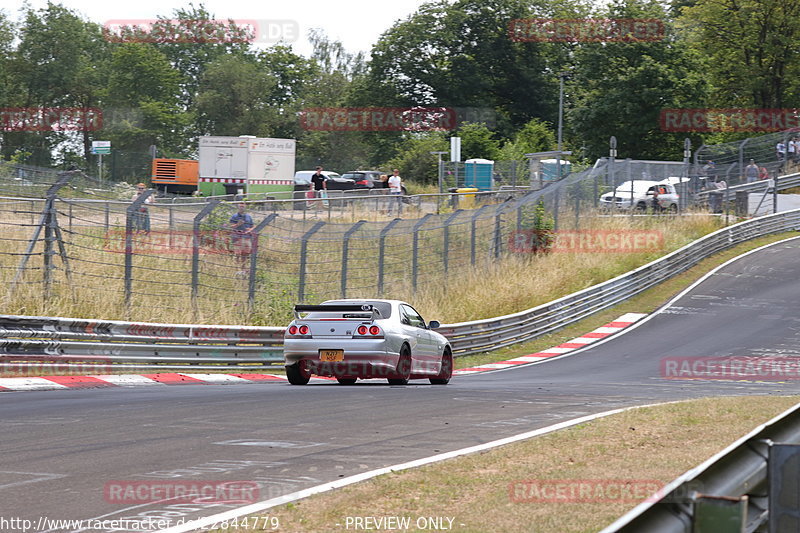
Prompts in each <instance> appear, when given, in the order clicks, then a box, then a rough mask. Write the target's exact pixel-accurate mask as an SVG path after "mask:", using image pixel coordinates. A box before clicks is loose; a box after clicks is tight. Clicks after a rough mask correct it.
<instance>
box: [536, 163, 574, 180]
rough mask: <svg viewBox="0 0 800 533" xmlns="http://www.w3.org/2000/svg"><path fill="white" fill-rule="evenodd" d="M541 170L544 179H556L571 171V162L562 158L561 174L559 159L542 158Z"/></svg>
mask: <svg viewBox="0 0 800 533" xmlns="http://www.w3.org/2000/svg"><path fill="white" fill-rule="evenodd" d="M539 163H540V167H539V170H540V172H541V173H542V181H545V182H549V181H556V180H559V179H561V178H563V177H564V176H566V175H568V174H569V173H570V166H571V165H570V162H569V161H565V160H563V159H562V160H561V176H559V175H558V159H542V160H541V161H540V162H539Z"/></svg>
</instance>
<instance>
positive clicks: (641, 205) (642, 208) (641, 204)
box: [636, 202, 647, 211]
mask: <svg viewBox="0 0 800 533" xmlns="http://www.w3.org/2000/svg"><path fill="white" fill-rule="evenodd" d="M636 209H638V210H639V211H646V210H647V204H646V203H644V202H639V203H638V204H636Z"/></svg>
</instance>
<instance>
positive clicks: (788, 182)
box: [695, 172, 800, 200]
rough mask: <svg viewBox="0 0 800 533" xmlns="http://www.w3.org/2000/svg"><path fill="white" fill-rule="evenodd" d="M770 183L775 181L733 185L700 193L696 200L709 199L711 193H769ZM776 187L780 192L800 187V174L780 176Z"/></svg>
mask: <svg viewBox="0 0 800 533" xmlns="http://www.w3.org/2000/svg"><path fill="white" fill-rule="evenodd" d="M770 181H773V180H759V181H754V182H753V183H741V184H739V185H731V186H730V187H727V189H726V188H723V189H711V190H707V191H700V192H698V193H697V194H695V200H701V199H708V193H710V192H721V193H725V192H726V191H728V192H729V193H733V194H736V192H760V193H763V192H767V191H768V190H771V188H770ZM774 181H775V186H776V188H777V189H778V190H779V191H785V190H786V189H791V188H793V187H800V172H797V173H794V174H787V175H785V176H780V177H778V178H775V179H774Z"/></svg>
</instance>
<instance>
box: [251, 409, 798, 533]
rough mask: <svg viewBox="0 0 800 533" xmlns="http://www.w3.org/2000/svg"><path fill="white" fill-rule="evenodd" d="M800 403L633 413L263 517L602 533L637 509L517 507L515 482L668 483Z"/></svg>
mask: <svg viewBox="0 0 800 533" xmlns="http://www.w3.org/2000/svg"><path fill="white" fill-rule="evenodd" d="M798 401H800V397H797V396H793V397H759V396H756V397H753V396H750V397H735V398H717V399H703V400H694V401H688V402H682V403H677V404H666V405H660V406H655V407H647V408H642V409H635V410H631V411H626V412H624V413H621V414H618V415H614V416H612V417H608V418H603V419H599V420H595V421H593V422H589V423H586V424H582V425H579V426H575V427H573V428H569V429H565V430H562V431H558V432H556V433H551V434H548V435H544V436H541V437H537V438H534V439H530V440H527V441H523V442H520V443H515V444H511V445H507V446H503V447H501V448H498V449H496V450H493V451H489V452H485V453H481V454H475V455H470V456H466V457H462V458H457V459H453V460H449V461H446V462H443V463H440V464H435V465H429V466H426V467H423V468H418V469H414V470H409V471H404V472H399V473H393V474H389V475H383V476H380V477H377V478H375V479H373V480H369V481H365V482H362V483H358V484H356V485H352V486H349V487H345V488H343V489H339V490H336V491H333V492H330V493H326V494H321V495H318V496H313V497H311V498H307V499H304V500H301V501H299V502H298V503H295V504H289V505H285V506H281V507H279V508H273V509H271V510H269V512H268V513H265V514H269V516H270V517H277V518H278V520H279V521H280V531H282V532H287V533H288V532H309V531H314V532H328V531H345V530H346V529H345V523H346V519H347V517H367V516H370V517H382V516H408V517H411V520H412V524H413V523H414V521H415V520H416V519H417V518H418V517H452V518H455V520H454V522H453V531H459V532H465V533H471V532H474V533H484V532H486V531H496V532H518V531H535V532H536V533H549V532H552V533H571V532H576V533H577V532H590V531H597V530H599V529H601V528H602V527H604V526H606V525H608V524H609V523H611V522H612V521H613V520H615V519H616V518H617V517H619V516H620V515H622V514H623V513H624V512H626V511H627V510H629V509H630V508H632V507H634V506H635V505H636V504H637V503H639V502H638V501H632V502H631V501H628V502H618V501H614V500H611V501H600V502H594V503H561V502H559V503H515V502H513V501H511V499H510V496H509V487H510V484H511V483H514V482H519V481H526V480H562V481H564V482H566V483H567V484H573V485H574V484H575V483H577V482H580V481H581V480H617V481H619V480H631V481H640V480H657V481H659V482H661V483H662V484H664V483H667V482H669V481H671V480H672V479H674V478H676V477H677V476H679V475H680V474H682V473H683V472H685V471H686V470H688V469H690V468H692V467H694V466H696V465H697V464H699V463H701V462H702V461H704V460H705V459H707V458H708V457H710V456H712V455H713V454H715V453H716V452H718V451H720V450H721V449H723V448H724V447H726V446H727V445H728V444H730V443H731V442H733V441H734V440H736V439H738V438H740V437H741V436H743V435H744V434H746V433H747V432H749V431H751V430H752V429H754V428H755V427H757V426H758V425H760V424H762V423H764V422H766V421H767V420H768V419H770V418H772V417H774V416H776V415H777V414H779V413H781V412H783V411H785V410H786V409H788V408H790V407H791V406H793V405H795V404H796V403H797V402H798ZM598 486H601V487H602V484H599V485H598ZM609 494H610V492H609ZM250 523H251V524H252V521H251V522H250ZM262 523H263V520H260V521H259V524H262ZM337 524H339V525H338V526H337ZM351 529H352V526H351ZM411 530H415V529H414V528H413V527H412V529H411Z"/></svg>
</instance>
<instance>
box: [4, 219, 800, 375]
mask: <svg viewBox="0 0 800 533" xmlns="http://www.w3.org/2000/svg"><path fill="white" fill-rule="evenodd" d="M798 229H800V209H798V210H793V211H786V212H782V213H777V214H774V215H768V216H764V217H760V218H757V219H753V220H748V221H744V222H740V223H738V224H734V225H732V226H729V227H727V228H723V229H720V230H718V231H716V232H714V233H711V234H709V235H707V236H705V237H702V238H700V239H698V240H696V241H694V242H692V243H690V244H688V245H686V246H684V247H683V248H680V249H679V250H676V251H674V252H672V253H670V254H669V255H667V256H665V257H662V258H660V259H657V260H655V261H653V262H651V263H648V264H646V265H644V266H641V267H639V268H637V269H635V270H632V271H630V272H628V273H626V274H623V275H621V276H618V277H616V278H614V279H611V280H609V281H606V282H603V283H600V284H598V285H595V286H593V287H589V288H587V289H584V290H582V291H579V292H576V293H573V294H570V295H568V296H564V297H563V298H559V299H558V300H554V301H552V302H549V303H546V304H543V305H540V306H537V307H534V308H532V309H528V310H526V311H522V312H519V313H514V314H511V315H506V316H501V317H496V318H490V319H485V320H475V321H471V322H462V323H457V324H444V325H442V326H441V327H440V328H439V329H438V330H437V331H439V332H441V333H442V334H444V335H445V336H447V337H448V339H449V340H450V342H451V344H452V346H453V352H454V354H455V355H457V356H458V355H469V354H475V353H481V352H486V351H491V350H495V349H498V348H502V347H506V346H510V345H512V344H516V343H520V342H523V341H527V340H531V339H533V338H536V337H539V336H541V335H544V334H546V333H550V332H553V331H556V330H558V329H561V328H563V327H565V326H567V325H569V324H571V323H573V322H577V321H579V320H582V319H584V318H586V317H588V316H590V315H592V314H594V313H596V312H598V311H601V310H603V309H607V308H609V307H612V306H614V305H616V304H617V303H619V302H621V301H623V300H626V299H628V298H630V297H632V296H634V295H636V294H638V293H640V292H642V291H644V290H647V289H648V288H650V287H652V286H654V285H657V284H658V283H661V282H663V281H664V280H666V279H669V278H671V277H672V276H675V275H677V274H679V273H681V272H683V271H685V270H687V269H688V268H691V267H692V266H694V265H695V264H697V263H698V262H699V261H701V260H702V259H704V258H706V257H708V256H710V255H712V254H714V253H717V252H719V251H722V250H725V249H726V248H729V247H731V246H734V245H736V244H739V243H742V242H744V241H747V240H749V239H753V238H756V237H761V236H764V235H769V234H773V233H779V232H784V231H790V230H798ZM283 330H284V328H280V327H241V326H200V325H186V324H153V323H137V322H120V321H102V320H85V319H71V318H48V317H26V316H13V315H0V369H3V366H4V365H9V364H14V365H19V366H20V367H21V368H24V367H25V366H26V365H43V364H53V363H74V364H77V363H81V362H82V363H94V364H98V363H99V364H103V365H107V364H114V365H126V368H159V369H167V368H184V369H185V368H187V367H186V365H192V366H191V368H192V369H193V370H199V369H211V368H220V367H224V368H225V369H226V370H230V369H248V370H257V369H263V368H266V367H267V366H269V365H270V364H271V363H274V362H279V361H281V360H282V345H283ZM115 369H116V368H115Z"/></svg>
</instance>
